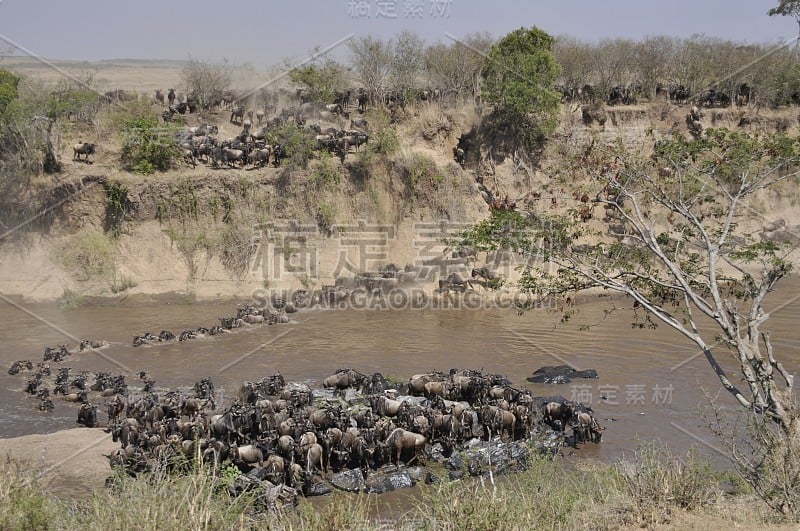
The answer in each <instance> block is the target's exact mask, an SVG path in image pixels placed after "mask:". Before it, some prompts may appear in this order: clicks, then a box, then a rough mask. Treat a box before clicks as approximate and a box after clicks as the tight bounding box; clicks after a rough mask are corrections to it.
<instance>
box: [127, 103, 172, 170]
mask: <svg viewBox="0 0 800 531" xmlns="http://www.w3.org/2000/svg"><path fill="white" fill-rule="evenodd" d="M175 130H176V129H175V128H174V127H173V128H169V127H161V126H160V125H159V123H158V120H157V119H156V118H154V117H130V118H128V119H127V120H125V121H124V122H123V125H122V129H121V134H122V165H123V167H124V168H125V169H126V170H128V171H133V172H136V173H141V174H144V175H149V174H151V173H154V172H156V171H167V170H169V169H170V168H171V167H172V163H173V162H174V161H175V160H177V159H178V156H179V151H178V147H177V145H176V143H175V137H174V134H175Z"/></svg>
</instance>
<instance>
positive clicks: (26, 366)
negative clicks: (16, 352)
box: [8, 360, 33, 376]
mask: <svg viewBox="0 0 800 531" xmlns="http://www.w3.org/2000/svg"><path fill="white" fill-rule="evenodd" d="M32 370H33V363H32V362H31V360H21V361H15V362H14V363H12V364H11V368H10V369H8V374H10V375H12V376H14V375H15V374H19V373H20V371H32Z"/></svg>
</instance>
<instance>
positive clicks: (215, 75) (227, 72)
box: [181, 59, 232, 109]
mask: <svg viewBox="0 0 800 531" xmlns="http://www.w3.org/2000/svg"><path fill="white" fill-rule="evenodd" d="M181 78H182V80H183V84H184V87H185V89H186V93H187V94H189V95H191V96H193V97H194V98H196V100H197V103H198V104H199V105H200V106H201V107H202V108H204V109H207V108H208V107H209V106H211V105H213V104H214V103H216V102H218V101H220V100H221V99H222V96H223V94H224V93H225V92H226V91H228V90H229V89H230V88H231V79H232V72H231V68H230V66H228V65H227V64H219V63H211V62H206V61H199V60H197V59H189V62H188V63H186V65H185V66H184V67H183V71H182V72H181Z"/></svg>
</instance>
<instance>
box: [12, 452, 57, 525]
mask: <svg viewBox="0 0 800 531" xmlns="http://www.w3.org/2000/svg"><path fill="white" fill-rule="evenodd" d="M56 510H57V507H56V505H55V504H54V503H53V502H52V501H51V500H50V499H49V497H48V496H47V494H46V493H45V492H44V491H43V490H42V487H41V485H39V484H38V482H37V481H36V479H35V478H34V477H33V475H32V474H28V473H24V472H22V471H21V470H20V469H19V467H14V466H13V464H12V463H9V462H6V463H4V464H3V465H2V466H0V529H51V528H53V527H55V525H56V514H57V512H56Z"/></svg>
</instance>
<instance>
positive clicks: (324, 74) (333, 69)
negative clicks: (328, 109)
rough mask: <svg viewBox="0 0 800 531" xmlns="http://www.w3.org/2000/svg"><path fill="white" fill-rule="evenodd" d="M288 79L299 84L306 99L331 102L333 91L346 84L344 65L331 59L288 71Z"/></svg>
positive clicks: (316, 101)
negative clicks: (320, 63) (319, 63)
mask: <svg viewBox="0 0 800 531" xmlns="http://www.w3.org/2000/svg"><path fill="white" fill-rule="evenodd" d="M289 79H291V80H292V82H294V83H296V84H298V85H300V86H301V87H302V88H303V89H304V90H305V91H306V92H305V93H306V98H307V100H308V101H313V102H315V103H331V102H332V101H333V97H334V92H336V91H337V90H342V89H343V88H344V87H345V85H346V77H345V71H344V67H342V65H340V64H339V63H337V62H336V61H334V60H332V59H328V60H325V61H324V62H323V64H322V65H306V66H301V67H297V68H293V69H291V70H290V71H289Z"/></svg>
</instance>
